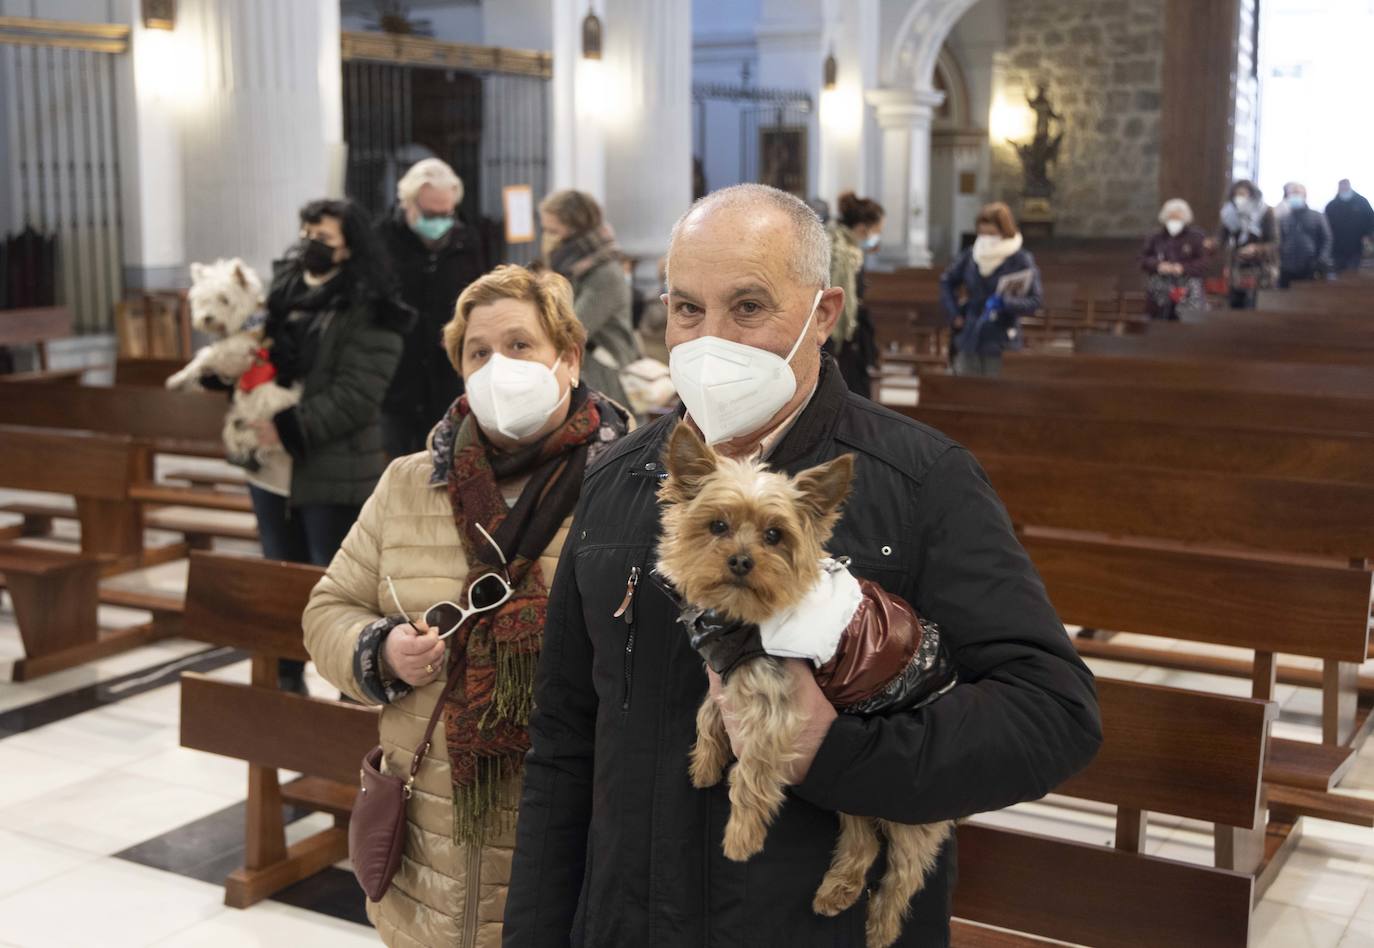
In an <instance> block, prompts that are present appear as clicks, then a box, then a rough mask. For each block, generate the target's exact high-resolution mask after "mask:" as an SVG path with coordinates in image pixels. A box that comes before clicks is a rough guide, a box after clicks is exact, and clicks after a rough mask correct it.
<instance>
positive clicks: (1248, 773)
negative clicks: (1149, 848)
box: [954, 679, 1277, 948]
mask: <svg viewBox="0 0 1374 948" xmlns="http://www.w3.org/2000/svg"><path fill="white" fill-rule="evenodd" d="M1098 701H1099V705H1100V707H1101V711H1102V727H1103V743H1102V750H1101V751H1100V752H1099V753H1098V756H1097V759H1096V760H1094V761H1093V763H1092V764H1090V765H1089V766H1088V767H1087V768H1086V769H1085V770H1084V771H1083V772H1082V773H1080V774H1079V775H1078V776H1076V777H1074V778H1072V779H1071V780H1069V781H1068V782H1067V783H1065V784H1064V785H1062V786H1061V787H1059V788H1058V790H1057V791H1056V792H1059V793H1064V794H1068V795H1070V796H1074V797H1078V798H1081V799H1088V800H1095V801H1099V802H1106V803H1112V804H1116V805H1117V806H1118V807H1122V808H1126V809H1130V810H1142V811H1154V812H1160V813H1169V814H1172V815H1176V816H1187V817H1191V818H1194V819H1201V820H1207V821H1211V822H1217V823H1222V824H1225V825H1230V826H1242V827H1251V826H1253V825H1255V822H1256V819H1257V817H1258V814H1259V795H1260V785H1261V772H1262V770H1263V764H1264V748H1265V742H1266V736H1267V733H1268V728H1269V722H1270V721H1272V720H1273V719H1274V717H1276V715H1277V707H1276V706H1275V705H1274V704H1272V703H1270V702H1263V701H1254V700H1250V699H1240V698H1227V697H1220V696H1216V695H1207V694H1200V693H1198V692H1191V691H1184V690H1180V689H1175V688H1164V687H1159V686H1155V685H1143V684H1137V683H1134V682H1121V681H1111V680H1101V679H1099V681H1098ZM1202 722H1205V724H1202ZM1252 885H1253V883H1252V881H1251V879H1250V877H1249V876H1248V875H1245V874H1243V873H1236V872H1229V871H1226V870H1223V869H1214V868H1211V867H1209V866H1194V865H1188V864H1185V863H1180V862H1175V861H1173V860H1167V859H1159V858H1156V857H1152V856H1146V855H1141V854H1139V853H1135V852H1129V851H1125V850H1122V849H1113V848H1109V847H1106V846H1095V845H1090V844H1086V843H1076V842H1070V841H1066V840H1060V839H1050V838H1048V837H1045V836H1040V835H1036V834H1032V833H1025V832H1021V831H1017V830H1009V829H1000V828H994V827H991V826H986V825H980V824H978V823H976V822H974V823H965V824H964V825H962V826H960V827H959V885H958V887H957V888H956V889H955V893H954V914H955V915H956V916H957V917H959V918H961V919H967V920H970V921H973V922H977V923H980V924H984V925H995V926H999V927H1002V928H1009V929H1012V930H1014V931H1018V932H1026V933H1029V934H1033V935H1038V936H1041V937H1045V938H1055V939H1059V940H1062V941H1067V942H1073V943H1076V944H1086V945H1096V946H1103V948H1116V946H1121V948H1125V946H1135V945H1142V944H1151V945H1155V944H1158V945H1166V944H1178V945H1183V944H1186V945H1205V946H1234V948H1241V946H1244V945H1245V944H1246V938H1247V934H1248V929H1249V919H1250V901H1251V893H1252Z"/></svg>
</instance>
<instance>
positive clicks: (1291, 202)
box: [1288, 194, 1307, 211]
mask: <svg viewBox="0 0 1374 948" xmlns="http://www.w3.org/2000/svg"><path fill="white" fill-rule="evenodd" d="M1288 206H1289V207H1291V208H1292V209H1293V210H1295V211H1300V210H1302V209H1303V208H1304V207H1306V206H1307V198H1305V197H1303V196H1302V195H1301V194H1293V195H1290V196H1289V198H1288Z"/></svg>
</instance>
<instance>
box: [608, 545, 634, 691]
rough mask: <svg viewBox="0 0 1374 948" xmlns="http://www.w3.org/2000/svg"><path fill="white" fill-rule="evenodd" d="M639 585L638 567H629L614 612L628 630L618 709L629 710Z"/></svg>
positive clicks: (615, 616)
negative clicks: (621, 698) (623, 692)
mask: <svg viewBox="0 0 1374 948" xmlns="http://www.w3.org/2000/svg"><path fill="white" fill-rule="evenodd" d="M638 587H639V567H638V566H632V567H630V575H629V578H628V579H626V580H625V598H624V599H623V600H621V603H620V608H619V609H617V610H616V611H615V613H614V616H613V617H614V618H617V619H621V618H623V619H624V620H625V624H626V625H627V626H629V627H630V628H629V631H628V632H626V633H625V697H624V699H623V700H622V701H621V702H620V710H621V711H628V710H630V685H631V679H632V678H633V676H634V659H635V591H636V589H638Z"/></svg>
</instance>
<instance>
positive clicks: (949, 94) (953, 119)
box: [931, 43, 973, 128]
mask: <svg viewBox="0 0 1374 948" xmlns="http://www.w3.org/2000/svg"><path fill="white" fill-rule="evenodd" d="M931 83H932V85H933V87H934V88H935V90H936V91H937V92H943V93H944V94H945V101H944V103H943V104H941V106H940V108H939V109H938V110H937V111H936V113H935V124H936V125H937V126H939V127H940V128H967V127H969V126H970V125H972V124H973V123H972V122H970V118H971V112H972V108H973V107H972V105H971V104H970V103H969V93H968V78H967V77H966V76H965V75H964V65H963V63H961V62H959V57H958V56H955V55H954V50H952V49H950V48H949V44H948V43H944V44H942V45H941V46H940V56H939V58H938V59H937V60H936V62H935V73H934V75H933V76H931Z"/></svg>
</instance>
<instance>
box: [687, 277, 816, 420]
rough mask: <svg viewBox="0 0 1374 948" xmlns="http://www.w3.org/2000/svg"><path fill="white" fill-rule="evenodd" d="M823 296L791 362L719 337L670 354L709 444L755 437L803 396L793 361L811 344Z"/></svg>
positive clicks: (789, 357)
mask: <svg viewBox="0 0 1374 948" xmlns="http://www.w3.org/2000/svg"><path fill="white" fill-rule="evenodd" d="M823 292H825V291H824V290H818V291H817V292H816V298H815V299H814V300H813V301H812V303H811V313H810V315H808V316H807V317H806V325H804V326H802V331H801V334H800V335H799V336H798V337H797V341H796V342H795V343H793V344H792V351H791V352H789V353H787V358H785V359H784V358H782V357H781V356H779V355H777V354H776V353H772V352H769V351H768V350H767V349H758V348H755V347H754V346H746V345H745V344H744V343H742V342H731V341H730V340H728V339H721V338H720V337H719V336H702V337H701V338H700V339H693V340H692V341H691V342H685V343H683V344H682V345H680V346H677V347H675V348H674V349H673V351H672V352H671V353H669V354H668V371H669V372H670V373H671V375H672V378H673V385H674V387H676V388H677V393H678V396H679V397H680V398H681V399H682V403H683V404H684V405H686V406H687V414H689V415H691V417H692V421H694V422H696V426H697V427H698V428H700V429H701V433H702V435H703V436H704V437H705V438H706V443H707V444H720V443H721V442H722V441H729V440H731V439H732V438H738V437H739V436H741V435H747V434H753V433H754V432H756V431H758V430H759V429H760V428H762V427H763V425H764V423H765V422H767V421H768V419H770V418H772V417H773V416H774V415H776V414H777V413H778V412H779V411H780V410H781V409H782V407H783V406H784V405H786V404H787V403H788V402H790V401H791V400H792V397H793V396H794V395H796V394H797V377H796V376H795V375H793V374H792V368H791V362H792V357H793V356H795V355H796V354H797V349H799V348H800V347H801V344H802V341H803V340H804V339H806V333H807V330H809V329H810V328H811V320H813V319H815V318H816V307H817V306H819V305H820V302H821V293H823Z"/></svg>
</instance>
